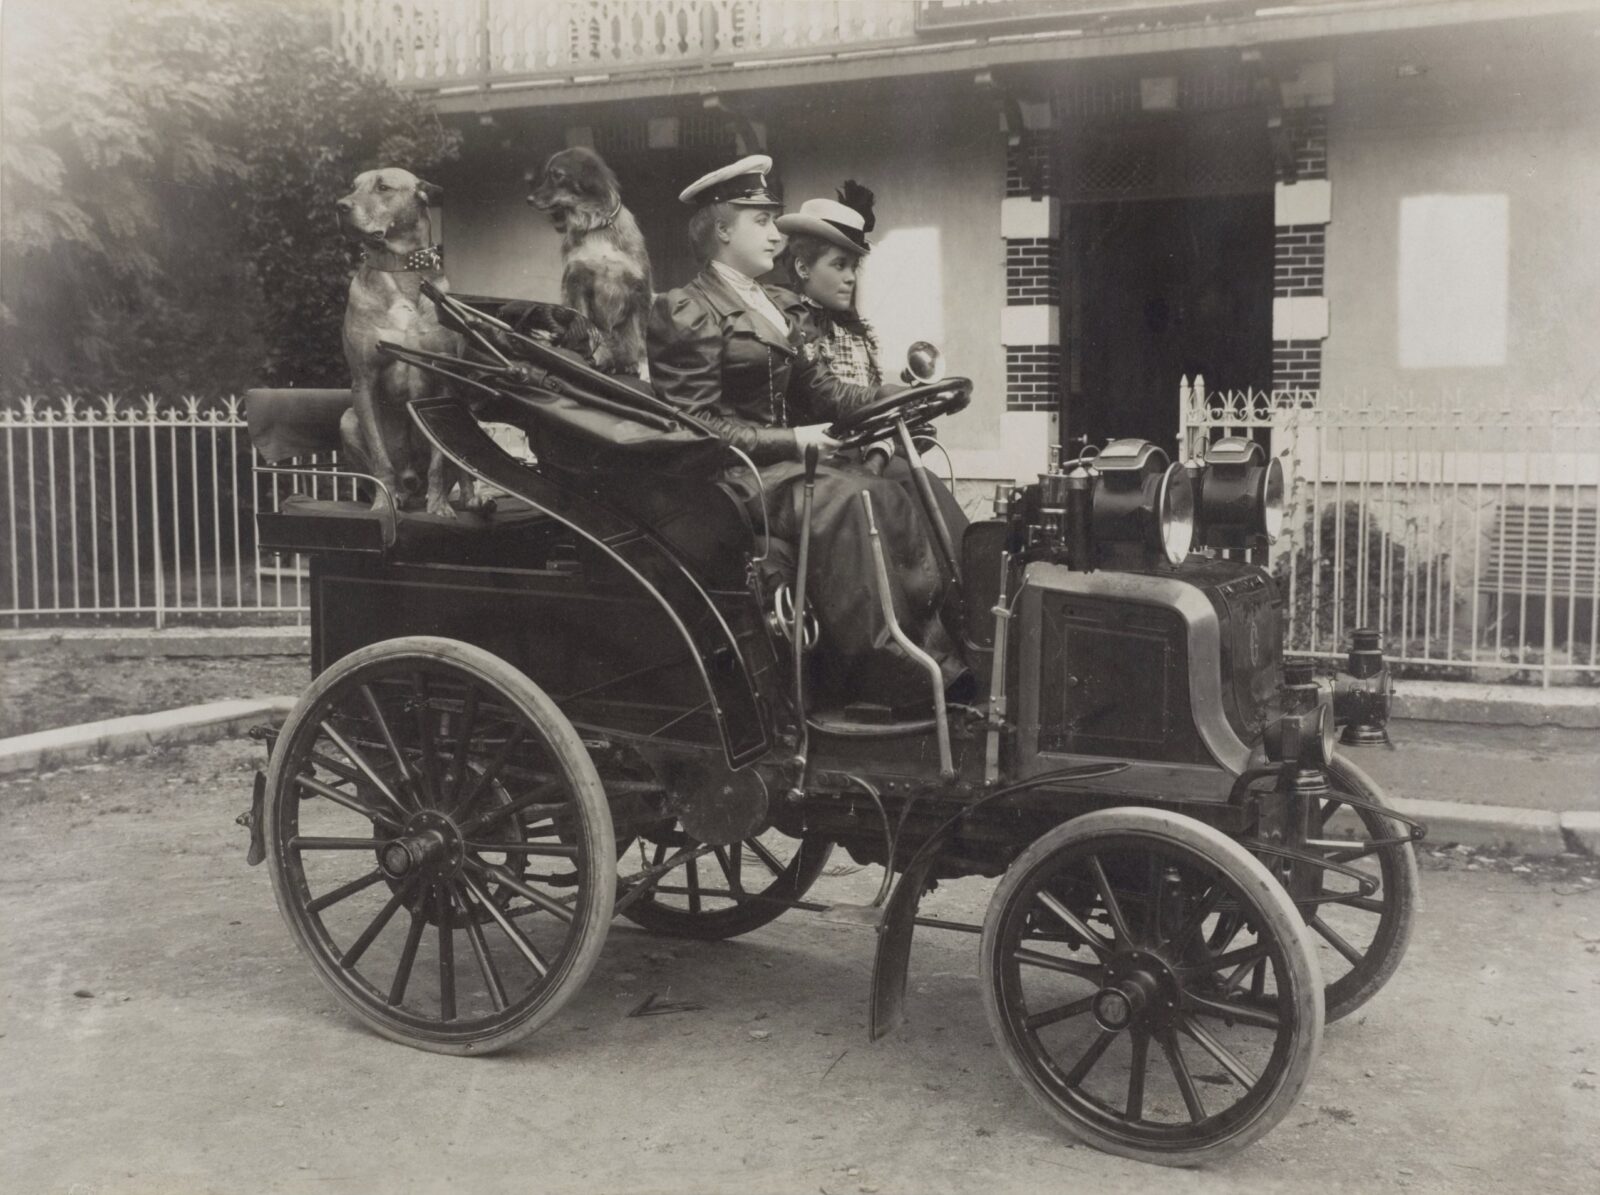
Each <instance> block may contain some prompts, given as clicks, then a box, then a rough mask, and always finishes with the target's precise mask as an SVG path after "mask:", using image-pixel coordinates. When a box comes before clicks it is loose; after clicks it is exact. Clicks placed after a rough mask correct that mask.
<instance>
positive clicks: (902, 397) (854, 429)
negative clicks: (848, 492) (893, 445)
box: [828, 378, 972, 448]
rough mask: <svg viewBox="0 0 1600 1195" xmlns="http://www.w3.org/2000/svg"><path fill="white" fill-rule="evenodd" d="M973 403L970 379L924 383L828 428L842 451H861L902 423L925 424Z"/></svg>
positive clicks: (885, 398)
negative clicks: (861, 448)
mask: <svg viewBox="0 0 1600 1195" xmlns="http://www.w3.org/2000/svg"><path fill="white" fill-rule="evenodd" d="M971 401H972V379H970V378H944V379H943V380H942V381H938V382H924V383H923V384H922V385H920V386H908V387H906V389H904V390H899V391H896V392H895V393H894V394H887V395H885V396H884V397H882V398H876V399H873V400H872V401H871V402H869V403H868V404H867V405H866V406H864V407H857V408H856V409H855V410H854V411H851V412H850V413H849V414H848V415H846V416H845V417H844V418H843V419H840V420H837V421H836V422H835V423H834V424H833V426H831V427H830V428H828V435H830V436H832V437H833V438H834V439H835V440H838V441H839V447H841V448H859V447H861V446H862V445H863V444H870V443H872V442H873V441H874V440H881V439H882V438H883V437H884V436H886V435H888V434H889V433H890V432H891V431H893V430H894V427H895V424H897V423H899V422H901V421H902V420H903V421H904V422H905V423H907V424H908V425H909V424H917V423H925V422H927V421H928V420H930V419H933V418H936V417H937V416H939V415H950V414H953V413H955V412H956V411H959V410H962V409H963V408H965V407H966V405H967V404H968V403H969V402H971Z"/></svg>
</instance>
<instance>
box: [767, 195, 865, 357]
mask: <svg viewBox="0 0 1600 1195" xmlns="http://www.w3.org/2000/svg"><path fill="white" fill-rule="evenodd" d="M838 196H839V198H838V199H837V200H833V199H808V200H806V201H805V202H804V203H803V204H801V205H800V210H799V211H798V212H796V213H794V214H792V215H785V216H779V217H778V220H777V225H778V229H779V231H780V232H783V233H785V234H787V235H788V237H789V247H788V249H787V251H786V252H785V257H786V258H787V262H788V269H789V276H790V277H791V278H792V279H793V280H794V286H795V289H796V290H797V291H799V292H800V297H801V299H802V300H804V302H805V315H806V318H807V324H808V327H807V341H806V346H805V348H804V349H803V350H802V351H803V352H806V353H808V354H810V355H812V356H813V357H817V358H820V359H821V360H822V361H824V362H825V363H826V364H827V365H828V367H829V368H830V369H832V371H833V372H834V373H835V374H837V375H838V376H839V377H841V378H843V379H844V380H846V381H850V382H857V383H860V384H862V385H871V386H876V385H878V384H880V383H881V382H882V381H883V367H882V365H881V363H880V361H881V357H882V354H883V349H882V346H881V345H880V344H879V342H878V334H877V332H876V331H874V330H873V327H872V325H871V324H869V323H868V322H867V321H866V320H864V319H862V318H861V314H860V312H859V311H858V310H857V309H856V299H857V290H856V285H857V281H858V278H859V276H860V271H861V265H862V260H863V259H864V258H865V257H866V256H867V254H869V253H871V252H872V246H871V245H870V244H868V243H867V233H869V232H871V231H872V229H873V225H874V223H875V217H874V215H873V203H874V196H873V194H872V192H871V191H869V190H868V189H867V188H866V187H863V186H862V185H861V184H860V183H858V182H856V181H855V180H854V179H849V180H847V181H846V182H845V184H844V186H843V187H841V188H840V189H839V191H838Z"/></svg>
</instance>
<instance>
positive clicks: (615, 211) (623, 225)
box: [528, 147, 651, 375]
mask: <svg viewBox="0 0 1600 1195" xmlns="http://www.w3.org/2000/svg"><path fill="white" fill-rule="evenodd" d="M529 181H532V177H531V176H530V180H529ZM528 202H529V203H530V204H532V205H533V206H534V207H536V208H538V209H539V210H540V211H541V212H548V213H549V214H550V222H551V223H552V224H554V225H555V227H556V229H557V230H558V231H559V232H560V233H561V263H562V270H561V299H562V302H564V303H566V305H567V306H569V307H573V308H576V309H577V310H578V311H579V312H580V313H581V314H582V315H583V316H585V317H586V318H587V319H588V320H589V321H590V323H592V324H593V325H594V326H595V328H596V330H597V338H596V344H595V346H594V362H595V365H596V366H598V367H599V368H600V369H603V370H605V371H606V372H607V373H622V374H634V375H637V374H638V372H639V366H640V365H641V364H642V363H643V361H644V358H645V349H644V328H645V321H646V319H648V318H649V314H650V298H651V293H650V257H649V255H648V254H647V253H646V252H645V245H644V234H643V233H641V232H640V231H639V225H638V224H637V223H636V222H635V221H634V218H633V213H632V212H630V211H629V210H628V209H627V208H625V207H623V206H622V193H621V191H620V190H618V188H617V176H616V175H615V174H613V173H612V172H611V167H609V166H607V165H606V164H605V162H604V161H603V160H602V159H601V157H600V155H599V154H597V153H595V152H594V150H592V149H584V148H581V147H579V148H574V149H564V150H562V151H561V152H560V153H557V154H555V155H553V156H552V157H551V158H550V160H549V161H548V162H546V163H545V164H544V170H543V171H541V172H540V174H539V178H538V183H537V185H536V186H535V187H534V189H533V192H532V193H531V194H530V195H529V196H528Z"/></svg>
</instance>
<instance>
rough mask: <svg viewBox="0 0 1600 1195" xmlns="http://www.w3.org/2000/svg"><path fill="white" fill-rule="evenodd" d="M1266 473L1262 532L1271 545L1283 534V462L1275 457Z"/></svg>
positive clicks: (1269, 463)
mask: <svg viewBox="0 0 1600 1195" xmlns="http://www.w3.org/2000/svg"><path fill="white" fill-rule="evenodd" d="M1266 473H1267V475H1266V477H1265V478H1264V479H1263V480H1262V483H1261V532H1262V534H1263V535H1265V536H1266V537H1267V542H1268V543H1269V544H1270V543H1273V542H1275V541H1276V540H1277V538H1278V536H1280V535H1282V534H1283V462H1282V461H1280V460H1279V459H1278V458H1277V457H1273V458H1272V460H1270V461H1268V462H1267V470H1266Z"/></svg>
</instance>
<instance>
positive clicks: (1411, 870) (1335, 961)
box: [1303, 756, 1420, 1021]
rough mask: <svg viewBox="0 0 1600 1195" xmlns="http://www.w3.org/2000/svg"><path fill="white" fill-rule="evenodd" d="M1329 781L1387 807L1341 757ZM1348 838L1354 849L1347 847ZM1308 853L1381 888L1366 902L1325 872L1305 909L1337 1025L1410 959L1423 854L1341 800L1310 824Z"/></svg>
mask: <svg viewBox="0 0 1600 1195" xmlns="http://www.w3.org/2000/svg"><path fill="white" fill-rule="evenodd" d="M1328 780H1329V781H1330V783H1331V784H1332V786H1333V788H1334V789H1335V790H1339V791H1343V792H1346V793H1349V794H1350V795H1351V796H1354V797H1359V798H1361V799H1362V800H1364V801H1371V802H1372V803H1373V804H1375V805H1378V806H1384V805H1385V804H1386V802H1385V800H1384V797H1383V792H1382V790H1380V789H1379V788H1378V786H1377V785H1376V784H1374V783H1373V782H1372V781H1371V780H1370V779H1369V778H1368V777H1367V775H1366V773H1364V772H1362V771H1361V769H1360V768H1358V767H1356V766H1355V765H1354V764H1352V763H1350V762H1349V761H1348V760H1346V759H1344V758H1343V756H1335V757H1334V760H1333V762H1332V763H1331V764H1329V765H1328ZM1336 818H1337V819H1338V820H1335V819H1336ZM1347 836H1348V837H1349V838H1350V841H1349V842H1344V841H1342V839H1344V838H1345V837H1347ZM1310 849H1312V850H1315V851H1317V853H1319V854H1321V855H1323V856H1325V857H1326V858H1328V859H1329V860H1330V861H1332V862H1334V863H1342V864H1344V865H1345V866H1346V867H1354V868H1356V869H1357V870H1359V871H1364V872H1366V873H1368V874H1369V875H1371V876H1372V877H1373V878H1374V879H1376V880H1378V882H1379V887H1378V890H1377V891H1376V892H1374V893H1373V894H1372V895H1371V896H1362V895H1361V894H1360V892H1358V891H1357V890H1356V888H1357V885H1356V883H1355V882H1354V881H1353V880H1350V879H1348V878H1347V877H1343V876H1340V875H1338V874H1336V873H1331V872H1322V873H1321V882H1320V884H1319V886H1318V889H1317V891H1316V893H1315V896H1316V898H1317V899H1316V902H1315V903H1307V904H1306V905H1305V906H1304V907H1303V911H1304V913H1305V916H1306V923H1307V924H1308V925H1310V927H1311V930H1312V934H1313V936H1314V938H1315V940H1316V943H1317V946H1318V947H1319V961H1320V962H1321V964H1322V973H1323V975H1324V977H1326V978H1327V980H1328V987H1327V991H1326V993H1325V995H1324V1000H1325V1002H1326V1004H1327V1015H1328V1020H1329V1021H1336V1020H1338V1019H1339V1018H1340V1017H1345V1016H1349V1015H1350V1014H1351V1013H1352V1012H1354V1011H1355V1010H1356V1009H1358V1008H1360V1007H1361V1006H1362V1005H1363V1004H1365V1003H1366V1002H1367V1001H1368V1000H1370V999H1372V997H1373V996H1375V995H1376V994H1377V993H1378V990H1379V989H1380V988H1382V987H1383V985H1384V984H1386V983H1388V982H1389V977H1390V976H1391V975H1393V974H1394V973H1395V971H1396V969H1397V968H1399V966H1400V960H1401V959H1402V958H1404V957H1405V953H1406V946H1407V945H1408V944H1409V943H1410V941H1411V919H1412V914H1413V913H1414V912H1415V910H1416V904H1417V890H1418V888H1419V886H1420V881H1419V879H1418V875H1417V853H1416V849H1415V848H1414V847H1413V846H1412V844H1411V842H1410V840H1409V837H1408V835H1407V832H1406V829H1405V827H1403V826H1401V825H1399V824H1397V823H1395V822H1391V821H1389V820H1388V819H1387V818H1385V817H1383V816H1382V815H1381V814H1377V813H1373V812H1371V811H1369V810H1365V809H1354V808H1352V807H1351V806H1349V805H1347V804H1346V803H1344V802H1342V801H1340V800H1339V797H1338V792H1335V794H1334V795H1333V796H1331V797H1329V798H1327V799H1325V800H1323V801H1322V802H1320V807H1319V809H1318V810H1317V811H1315V812H1314V814H1313V816H1312V843H1311V846H1310Z"/></svg>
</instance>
